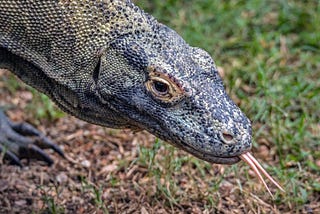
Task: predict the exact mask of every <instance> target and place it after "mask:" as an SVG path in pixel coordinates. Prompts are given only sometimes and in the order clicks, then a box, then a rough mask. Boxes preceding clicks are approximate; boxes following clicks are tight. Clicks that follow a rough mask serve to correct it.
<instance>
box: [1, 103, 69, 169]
mask: <svg viewBox="0 0 320 214" xmlns="http://www.w3.org/2000/svg"><path fill="white" fill-rule="evenodd" d="M6 142H8V143H6ZM4 145H5V146H6V147H3V146H4ZM0 146H2V147H1V150H0V151H2V150H4V149H5V148H8V149H7V150H4V153H5V158H6V159H10V160H11V162H12V163H13V164H16V165H19V166H22V164H21V162H20V159H21V158H32V159H38V160H43V161H45V162H46V163H47V164H48V165H49V166H50V165H52V164H53V160H52V159H51V158H50V157H49V155H47V154H46V153H45V152H44V151H43V150H42V149H46V148H51V149H53V150H54V151H55V152H57V153H58V154H59V155H60V156H61V157H63V158H65V155H64V153H63V151H62V149H61V148H60V147H59V146H57V145H56V144H54V143H53V142H52V141H50V140H49V139H48V138H47V137H45V136H44V134H42V133H41V132H40V131H38V130H37V129H36V128H35V127H34V126H32V125H30V124H28V123H13V122H11V121H10V120H9V119H8V118H7V117H6V115H5V114H4V113H3V112H2V111H1V109H0Z"/></svg>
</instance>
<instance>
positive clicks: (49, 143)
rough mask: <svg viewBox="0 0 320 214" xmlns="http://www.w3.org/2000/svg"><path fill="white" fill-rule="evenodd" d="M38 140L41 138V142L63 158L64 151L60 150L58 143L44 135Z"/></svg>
mask: <svg viewBox="0 0 320 214" xmlns="http://www.w3.org/2000/svg"><path fill="white" fill-rule="evenodd" d="M40 140H41V143H42V144H44V145H45V146H46V147H47V148H51V149H53V150H54V151H55V152H56V153H58V154H59V155H60V156H61V157H63V158H65V155H64V152H63V151H62V149H61V148H60V147H59V146H58V145H56V144H54V143H53V142H52V141H51V140H49V139H48V138H46V137H45V136H40ZM41 148H42V147H41Z"/></svg>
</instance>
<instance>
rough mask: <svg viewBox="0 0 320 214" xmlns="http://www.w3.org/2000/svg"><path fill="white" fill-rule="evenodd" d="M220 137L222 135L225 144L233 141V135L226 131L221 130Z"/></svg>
mask: <svg viewBox="0 0 320 214" xmlns="http://www.w3.org/2000/svg"><path fill="white" fill-rule="evenodd" d="M221 137H222V140H223V142H224V143H226V144H232V143H234V142H235V141H234V140H233V139H234V137H233V135H231V134H230V133H228V132H222V136H221Z"/></svg>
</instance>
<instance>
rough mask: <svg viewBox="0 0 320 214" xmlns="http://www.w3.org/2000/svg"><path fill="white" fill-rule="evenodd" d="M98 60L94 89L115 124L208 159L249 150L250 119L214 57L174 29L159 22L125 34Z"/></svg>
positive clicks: (227, 159)
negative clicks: (229, 92)
mask: <svg viewBox="0 0 320 214" xmlns="http://www.w3.org/2000/svg"><path fill="white" fill-rule="evenodd" d="M100 60H101V62H100V68H99V75H98V76H97V77H96V78H97V80H96V85H97V87H96V88H97V89H96V90H97V93H98V94H99V96H100V99H102V100H104V103H107V106H106V108H110V109H112V112H113V114H116V115H114V116H115V117H118V118H122V121H121V122H119V121H120V120H118V121H117V123H118V124H121V123H123V127H124V126H130V127H132V128H134V129H145V130H147V131H149V132H150V133H152V134H154V135H156V136H158V137H159V138H161V139H163V140H165V141H167V142H169V143H171V144H173V145H174V146H176V147H178V148H181V149H183V150H185V151H187V152H189V153H191V154H193V155H194V156H196V157H198V158H200V159H203V160H206V161H209V162H212V163H223V164H233V163H236V162H238V161H240V159H239V157H238V156H239V155H241V154H242V153H244V152H247V151H248V150H250V148H251V123H250V121H249V119H248V118H247V117H246V116H245V115H244V114H243V113H242V111H241V110H240V109H239V108H238V107H237V106H236V105H235V104H234V102H233V101H232V100H231V99H230V98H229V96H228V95H227V94H226V91H225V89H224V86H223V83H222V80H221V78H220V76H219V74H218V72H217V68H216V66H215V64H214V61H213V59H212V58H211V57H210V55H209V54H208V53H206V52H205V51H204V50H201V49H199V48H195V47H190V46H189V45H188V44H187V43H186V42H185V41H184V40H183V39H182V38H181V37H180V36H179V35H178V34H177V33H176V32H175V31H173V30H171V29H170V28H168V27H166V26H164V25H161V24H158V25H157V27H155V28H154V29H153V31H151V32H140V33H134V34H126V35H124V36H122V37H120V38H118V39H117V40H115V41H113V42H112V43H111V44H110V46H109V47H108V48H107V49H106V50H105V52H104V53H103V54H102V56H101V59H100ZM115 117H113V118H115ZM105 118H106V120H112V119H110V117H108V116H105ZM108 126H110V125H108Z"/></svg>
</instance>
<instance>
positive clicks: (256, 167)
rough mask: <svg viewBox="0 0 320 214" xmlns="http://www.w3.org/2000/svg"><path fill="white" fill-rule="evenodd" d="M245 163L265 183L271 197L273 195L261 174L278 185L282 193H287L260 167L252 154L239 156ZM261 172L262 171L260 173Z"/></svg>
mask: <svg viewBox="0 0 320 214" xmlns="http://www.w3.org/2000/svg"><path fill="white" fill-rule="evenodd" d="M239 157H240V158H241V159H242V160H243V161H244V162H246V163H247V164H248V165H249V166H250V167H251V169H252V170H253V171H254V172H255V173H256V175H257V176H258V178H259V180H260V181H261V182H262V183H263V185H264V186H265V187H266V189H267V190H268V192H269V194H270V195H271V197H272V198H273V195H272V193H271V191H270V189H269V187H268V185H267V184H266V182H265V181H264V179H263V177H262V175H261V173H262V174H263V175H264V176H266V177H267V178H268V179H269V180H270V181H271V182H272V183H273V184H274V185H276V186H277V187H278V188H279V189H280V190H281V191H283V192H285V191H284V189H283V188H282V187H281V186H280V185H279V184H278V183H277V182H276V181H275V180H274V179H273V178H272V177H271V176H270V175H269V174H268V173H267V171H266V170H265V169H264V168H263V167H262V166H261V165H260V163H259V162H258V161H257V160H256V159H255V158H254V157H253V156H252V154H250V153H249V152H247V153H244V154H242V155H240V156H239ZM259 170H260V171H259Z"/></svg>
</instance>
